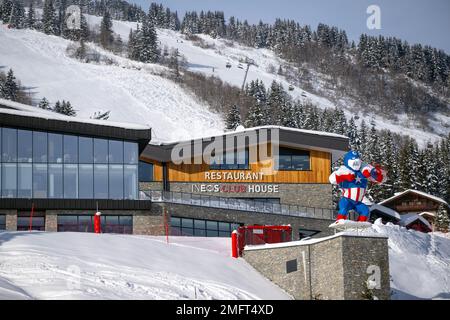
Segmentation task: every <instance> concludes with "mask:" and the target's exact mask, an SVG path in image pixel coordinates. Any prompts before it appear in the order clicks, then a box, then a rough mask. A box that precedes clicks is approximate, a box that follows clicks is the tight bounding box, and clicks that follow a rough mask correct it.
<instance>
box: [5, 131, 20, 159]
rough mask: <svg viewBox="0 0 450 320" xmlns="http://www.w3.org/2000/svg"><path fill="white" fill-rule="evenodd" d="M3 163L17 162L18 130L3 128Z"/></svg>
mask: <svg viewBox="0 0 450 320" xmlns="http://www.w3.org/2000/svg"><path fill="white" fill-rule="evenodd" d="M2 161H3V162H16V161H17V130H16V129H9V128H2Z"/></svg>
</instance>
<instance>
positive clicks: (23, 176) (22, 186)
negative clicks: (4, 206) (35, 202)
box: [17, 163, 33, 199]
mask: <svg viewBox="0 0 450 320" xmlns="http://www.w3.org/2000/svg"><path fill="white" fill-rule="evenodd" d="M32 190H33V167H32V166H31V164H28V163H27V164H23V163H20V164H18V167H17V197H18V198H27V199H29V198H31V197H32Z"/></svg>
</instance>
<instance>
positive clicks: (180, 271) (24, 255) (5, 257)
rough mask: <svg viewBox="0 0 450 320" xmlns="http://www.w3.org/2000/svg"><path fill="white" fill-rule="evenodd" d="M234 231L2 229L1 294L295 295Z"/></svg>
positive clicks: (132, 296) (41, 296) (36, 296)
mask: <svg viewBox="0 0 450 320" xmlns="http://www.w3.org/2000/svg"><path fill="white" fill-rule="evenodd" d="M230 245H231V244H230V239H228V238H189V237H171V238H170V243H169V244H167V243H166V242H165V238H163V237H150V236H130V235H113V234H102V235H96V234H92V233H44V232H31V233H29V232H0V299H290V296H288V295H287V294H286V293H284V292H283V291H282V290H281V289H280V288H278V287H277V286H275V285H274V284H272V283H271V282H270V281H269V280H267V279H265V278H263V277H262V276H261V275H260V274H259V273H257V272H256V271H255V270H254V269H253V268H252V267H250V266H249V265H248V264H247V263H246V262H245V261H243V260H242V259H233V258H231V257H230V252H231V251H230Z"/></svg>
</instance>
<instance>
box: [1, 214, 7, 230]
mask: <svg viewBox="0 0 450 320" xmlns="http://www.w3.org/2000/svg"><path fill="white" fill-rule="evenodd" d="M5 229H6V215H4V214H0V230H5Z"/></svg>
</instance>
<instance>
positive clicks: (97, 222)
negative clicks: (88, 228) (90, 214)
mask: <svg viewBox="0 0 450 320" xmlns="http://www.w3.org/2000/svg"><path fill="white" fill-rule="evenodd" d="M100 215H101V213H100V212H98V211H97V212H96V213H95V216H94V232H95V233H101V232H102V224H101V221H100Z"/></svg>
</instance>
